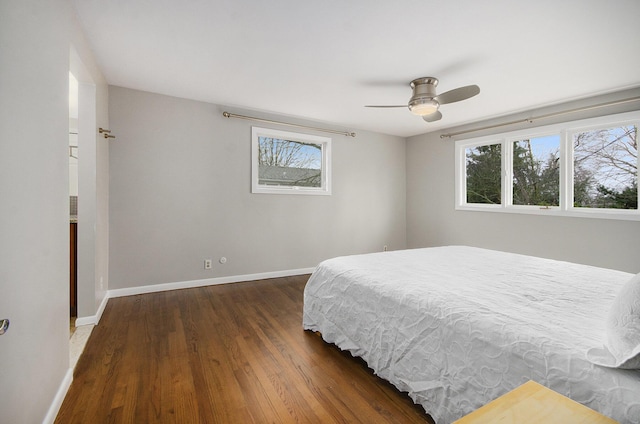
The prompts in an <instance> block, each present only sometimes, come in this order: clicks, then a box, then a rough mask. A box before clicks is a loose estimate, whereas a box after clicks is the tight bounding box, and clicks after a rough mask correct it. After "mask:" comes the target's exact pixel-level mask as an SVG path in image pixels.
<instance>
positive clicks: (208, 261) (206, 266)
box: [204, 259, 212, 269]
mask: <svg viewBox="0 0 640 424" xmlns="http://www.w3.org/2000/svg"><path fill="white" fill-rule="evenodd" d="M211 265H212V261H211V259H205V260H204V269H211Z"/></svg>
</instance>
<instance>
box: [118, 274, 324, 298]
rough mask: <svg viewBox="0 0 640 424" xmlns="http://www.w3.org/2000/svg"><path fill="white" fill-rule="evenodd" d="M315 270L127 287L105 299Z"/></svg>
mask: <svg viewBox="0 0 640 424" xmlns="http://www.w3.org/2000/svg"><path fill="white" fill-rule="evenodd" d="M314 270H315V268H301V269H290V270H286V271H274V272H262V273H258V274H245V275H231V276H228V277H217V278H205V279H202V280H191V281H180V282H175V283H163V284H153V285H149V286H136V287H127V288H125V289H114V290H109V291H108V294H107V297H108V298H110V299H111V298H112V297H122V296H133V295H136V294H145V293H156V292H162V291H168V290H179V289H190V288H194V287H205V286H214V285H217V284H227V283H241V282H243V281H253V280H265V279H268V278H280V277H290V276H293V275H303V274H311V273H312V272H313V271H314Z"/></svg>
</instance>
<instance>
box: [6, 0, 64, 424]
mask: <svg viewBox="0 0 640 424" xmlns="http://www.w3.org/2000/svg"><path fill="white" fill-rule="evenodd" d="M73 15H74V13H73V11H72V9H71V7H70V4H69V2H68V1H64V0H56V1H48V2H42V1H36V0H23V1H3V2H0V58H1V60H0V93H1V95H0V197H1V199H2V200H1V201H0V234H1V238H2V241H1V242H0V317H2V318H9V319H11V327H10V328H9V331H8V332H7V333H6V334H5V335H3V336H1V337H0V358H2V366H0V422H3V423H27V424H29V423H41V422H43V420H44V419H45V416H46V415H47V411H49V408H50V406H51V404H52V402H53V400H54V398H55V396H56V393H57V392H58V390H59V389H60V388H61V386H64V383H63V381H64V380H65V376H69V377H70V372H68V371H69V159H68V145H69V134H68V132H69V100H68V99H69V89H68V81H69V47H70V45H71V44H72V42H73V39H72V36H71V28H72V27H73V26H74V25H75V21H74V18H73ZM54 413H55V411H54Z"/></svg>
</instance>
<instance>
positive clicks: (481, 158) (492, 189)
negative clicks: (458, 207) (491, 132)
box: [465, 144, 502, 205]
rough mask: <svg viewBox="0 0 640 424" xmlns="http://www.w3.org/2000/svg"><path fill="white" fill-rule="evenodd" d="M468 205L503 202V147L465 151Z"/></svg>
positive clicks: (469, 148)
mask: <svg viewBox="0 0 640 424" xmlns="http://www.w3.org/2000/svg"><path fill="white" fill-rule="evenodd" d="M465 160H466V170H467V178H466V181H467V195H466V199H467V203H479V204H490V205H499V204H500V203H501V202H502V194H501V187H502V176H501V172H500V167H501V165H500V164H501V162H502V145H500V144H486V145H481V146H473V147H468V148H467V149H465Z"/></svg>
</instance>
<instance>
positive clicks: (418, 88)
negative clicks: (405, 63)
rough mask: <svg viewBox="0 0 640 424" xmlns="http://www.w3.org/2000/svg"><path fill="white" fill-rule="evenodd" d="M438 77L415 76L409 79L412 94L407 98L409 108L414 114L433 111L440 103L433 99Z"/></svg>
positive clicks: (423, 114)
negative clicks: (411, 79)
mask: <svg viewBox="0 0 640 424" xmlns="http://www.w3.org/2000/svg"><path fill="white" fill-rule="evenodd" d="M437 85H438V79H437V78H433V77H424V78H416V79H414V80H413V81H411V88H412V89H413V95H412V96H411V98H410V99H409V110H410V111H411V113H414V114H416V115H420V116H425V115H430V114H432V113H435V112H436V111H437V110H438V107H439V106H440V104H439V103H438V101H437V100H436V99H435V97H436V86H437Z"/></svg>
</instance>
